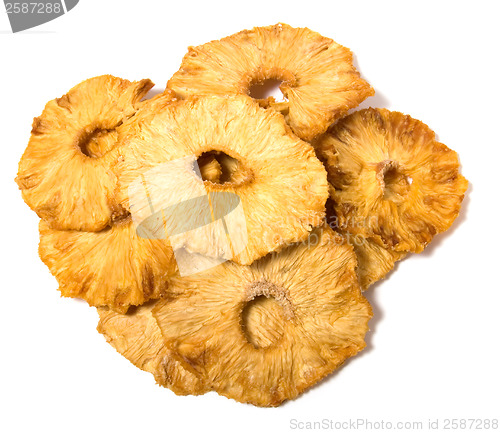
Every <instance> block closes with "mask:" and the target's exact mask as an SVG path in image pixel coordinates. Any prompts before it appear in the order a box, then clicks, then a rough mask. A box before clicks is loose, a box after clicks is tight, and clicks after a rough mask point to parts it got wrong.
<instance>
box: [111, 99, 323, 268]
mask: <svg viewBox="0 0 500 433" xmlns="http://www.w3.org/2000/svg"><path fill="white" fill-rule="evenodd" d="M119 151H120V157H119V159H118V162H117V164H116V165H115V167H114V169H115V172H116V174H117V176H118V178H119V180H118V185H119V197H120V200H121V201H120V203H121V204H122V205H123V207H125V208H128V207H130V206H131V204H130V190H131V189H130V188H131V185H132V184H133V183H134V182H137V180H138V179H142V182H143V184H144V187H145V188H146V189H147V191H148V192H147V195H148V197H149V198H150V199H148V201H144V203H145V209H144V211H145V212H146V213H150V207H151V206H152V207H154V209H155V211H160V210H162V209H163V208H164V207H165V204H166V203H167V204H168V203H170V202H171V201H172V196H173V193H172V190H173V189H174V188H173V187H172V185H173V184H172V182H173V181H174V180H175V175H174V174H173V173H174V168H173V164H178V162H182V161H184V160H186V164H187V168H186V169H185V174H184V176H185V177H186V178H188V179H187V180H185V181H184V182H185V183H184V185H185V186H184V187H183V186H182V185H178V183H179V182H180V178H179V180H178V181H176V183H175V190H176V194H177V195H176V197H175V201H176V203H188V202H189V200H190V199H192V194H193V190H194V189H195V188H196V187H197V184H196V178H197V177H198V179H199V181H200V182H203V179H202V177H203V176H205V179H206V180H205V182H204V183H203V185H202V186H203V188H204V190H205V191H206V192H207V194H213V193H229V194H232V196H234V197H237V200H238V203H241V207H242V209H243V211H244V223H245V225H246V228H243V227H241V228H240V229H241V230H244V231H246V232H247V233H248V234H249V236H248V239H247V242H246V245H245V247H244V249H243V250H242V251H239V252H237V253H235V254H234V255H233V256H232V257H231V258H232V259H233V260H234V261H236V262H238V263H242V264H250V263H252V262H253V261H254V260H255V259H257V258H259V257H262V256H264V255H265V254H267V253H269V252H271V251H274V250H278V249H279V248H281V247H282V246H283V245H285V244H286V243H291V242H296V241H300V240H302V239H304V238H306V237H307V236H308V234H309V232H310V231H311V229H312V228H313V227H315V226H318V225H319V224H321V222H322V220H323V219H324V206H325V202H326V199H327V197H328V185H327V180H326V171H325V169H324V167H323V165H322V164H321V162H320V161H319V160H318V159H317V158H316V156H315V153H314V149H313V148H312V147H311V145H309V144H308V143H306V142H304V141H302V140H300V139H298V138H297V137H295V136H294V135H293V134H291V133H290V132H289V130H288V129H287V127H286V124H285V122H284V120H283V117H282V116H281V115H280V114H279V113H276V112H274V111H266V110H263V109H261V108H260V107H259V106H258V105H257V104H256V103H255V102H253V101H252V100H250V99H248V98H245V97H243V96H234V97H231V98H228V97H217V96H211V97H200V98H194V99H187V100H182V101H176V102H173V103H171V104H169V105H167V106H165V107H164V109H162V110H158V111H156V112H155V116H154V117H151V118H150V120H149V121H147V122H146V121H145V122H143V123H142V125H141V128H140V131H139V132H138V133H137V134H136V135H135V136H134V137H132V138H131V139H130V140H129V141H128V143H127V145H126V146H122V147H121V148H120V149H119ZM190 158H191V159H190ZM195 159H198V160H199V164H200V165H201V167H202V168H201V169H200V171H201V176H198V175H197V173H196V169H195V168H194V167H193V161H194V160H195ZM284 162H286V163H284ZM169 163H172V164H169ZM162 164H164V165H165V166H166V168H165V170H164V173H160V172H159V170H157V169H156V168H157V167H161V165H162ZM151 170H153V172H152V171H151ZM188 182H189V184H188ZM183 188H184V189H183ZM211 197H214V196H211ZM213 204H214V200H212V205H213ZM226 204H227V203H221V206H222V207H224V206H226ZM135 209H136V212H137V213H140V212H141V211H140V210H139V207H138V206H137V207H136V208H135ZM170 209H173V208H172V207H170ZM200 215H202V213H201V212H200V209H199V208H198V207H197V206H195V205H194V204H191V205H190V206H187V207H186V209H185V212H183V213H182V215H180V216H182V218H181V221H180V222H178V221H173V220H172V221H169V223H168V224H167V225H168V227H167V229H166V232H167V233H173V232H175V233H185V232H187V234H186V235H185V236H184V243H185V248H186V249H188V250H190V251H193V252H196V253H203V254H207V255H212V256H218V254H220V251H221V250H223V249H224V248H223V246H220V245H219V243H218V242H219V240H220V235H219V232H218V231H217V230H218V226H216V225H211V224H206V223H205V222H204V221H201V220H200V221H199V223H198V224H195V225H194V226H195V227H204V228H205V229H206V230H207V235H206V237H205V238H202V237H200V236H199V235H198V234H195V235H192V236H190V233H189V230H188V229H187V228H185V226H186V224H185V221H186V219H188V220H195V219H196V218H200ZM178 216H179V215H178V214H176V215H174V216H172V215H171V214H168V212H165V213H164V214H163V217H164V218H167V219H168V218H169V217H171V219H172V218H173V219H175V218H174V217H178ZM201 219H202V218H201ZM238 224H240V221H239V222H238ZM191 227H193V225H189V228H191ZM156 229H157V228H153V229H151V231H152V232H155V233H156V231H155V230H156ZM212 230H215V232H213V231H212ZM223 238H224V236H223Z"/></svg>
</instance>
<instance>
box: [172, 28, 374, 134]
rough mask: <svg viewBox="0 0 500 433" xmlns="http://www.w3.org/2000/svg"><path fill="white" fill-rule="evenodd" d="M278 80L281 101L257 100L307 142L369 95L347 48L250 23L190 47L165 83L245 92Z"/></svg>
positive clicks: (191, 89) (191, 90)
mask: <svg viewBox="0 0 500 433" xmlns="http://www.w3.org/2000/svg"><path fill="white" fill-rule="evenodd" d="M268 79H276V80H279V81H282V84H281V86H280V89H281V91H282V93H283V95H284V97H285V102H279V103H278V102H276V101H274V100H273V99H272V98H271V99H268V100H265V101H260V102H261V103H262V104H263V105H264V106H268V105H270V106H271V107H275V108H276V109H278V110H279V111H281V112H284V114H286V118H287V120H288V123H289V125H290V127H291V128H292V130H293V132H294V133H295V134H296V135H297V136H299V137H301V138H303V139H305V140H310V139H312V138H313V137H315V136H317V135H318V134H321V133H323V132H324V131H325V130H326V129H327V127H328V126H329V125H330V124H331V123H333V122H334V121H335V120H337V119H338V118H340V117H342V116H343V115H345V114H346V113H347V111H348V110H349V109H350V108H354V107H356V106H357V105H359V103H361V102H362V101H363V100H364V99H366V98H367V97H368V96H371V95H373V94H374V91H373V89H372V88H371V87H370V85H369V84H368V83H367V82H366V81H364V80H363V79H361V78H360V76H359V73H358V72H357V71H356V69H355V68H354V66H353V64H352V53H351V51H350V50H349V49H347V48H345V47H343V46H341V45H339V44H337V43H336V42H335V41H333V40H331V39H329V38H325V37H323V36H321V35H320V34H318V33H316V32H313V31H311V30H309V29H307V28H293V27H290V26H288V25H286V24H276V25H274V26H268V27H255V28H254V29H252V30H244V31H242V32H239V33H236V34H235V35H232V36H229V37H227V38H224V39H221V40H220V41H213V42H209V43H207V44H205V45H201V46H199V47H190V48H189V52H188V53H187V54H186V55H185V56H184V59H183V61H182V64H181V67H180V69H179V71H178V72H176V73H175V74H174V76H173V77H172V78H171V79H170V81H169V82H168V87H169V88H171V89H172V90H174V91H175V92H176V93H177V94H179V95H180V96H182V97H186V96H188V95H237V94H243V95H249V93H250V89H251V87H252V85H254V84H256V83H261V82H263V81H265V80H268Z"/></svg>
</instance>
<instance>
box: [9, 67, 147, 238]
mask: <svg viewBox="0 0 500 433" xmlns="http://www.w3.org/2000/svg"><path fill="white" fill-rule="evenodd" d="M152 86H153V83H152V82H151V81H150V80H141V81H137V82H130V81H128V80H123V79H121V78H116V77H113V76H111V75H103V76H100V77H95V78H91V79H89V80H86V81H84V82H82V83H80V84H78V85H77V86H75V87H74V88H72V89H71V90H70V91H69V92H68V93H67V94H66V95H64V96H63V97H61V98H57V99H55V100H53V101H50V102H49V103H47V105H46V106H45V109H44V111H43V113H42V115H41V116H40V117H38V118H36V119H35V120H34V122H33V129H32V132H31V139H30V141H29V144H28V147H27V148H26V151H25V152H24V155H23V156H22V158H21V161H20V162H19V172H18V176H17V178H16V182H17V183H18V185H19V188H20V189H21V190H22V194H23V198H24V200H25V201H26V203H27V204H28V205H29V206H30V207H31V209H33V210H34V211H35V212H36V213H37V214H38V215H39V216H40V217H41V218H43V219H44V220H45V221H47V222H48V223H49V224H50V226H51V227H53V228H57V229H60V230H70V229H73V230H86V231H99V230H102V229H103V228H104V227H106V226H107V225H108V224H109V223H110V221H111V220H112V218H113V216H114V215H116V214H118V215H121V213H122V210H121V209H120V208H119V207H118V206H117V204H116V202H115V201H114V190H115V187H116V178H115V176H114V175H113V173H112V172H111V169H110V165H111V163H112V162H113V161H114V159H115V158H116V156H115V155H114V152H110V150H111V149H112V148H113V147H114V145H115V144H116V140H117V137H118V134H117V132H116V128H117V127H118V126H119V125H121V124H122V123H123V122H124V121H126V119H127V118H129V117H131V116H132V115H133V114H134V113H135V112H136V111H137V104H138V102H139V101H140V99H141V98H142V97H143V96H144V95H145V94H146V93H147V92H148V90H149V89H150V88H151V87H152Z"/></svg>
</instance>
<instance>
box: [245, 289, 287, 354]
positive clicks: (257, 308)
mask: <svg viewBox="0 0 500 433" xmlns="http://www.w3.org/2000/svg"><path fill="white" fill-rule="evenodd" d="M283 310H284V309H283V306H282V305H281V304H280V303H279V301H277V300H276V299H275V298H274V297H268V296H266V295H259V296H256V297H255V298H254V299H252V300H251V301H249V302H248V303H247V304H246V305H245V307H244V308H243V311H242V313H241V329H242V330H243V334H244V336H245V338H246V340H247V341H248V342H249V343H250V344H252V345H253V346H254V347H255V348H256V349H265V348H267V347H271V346H276V345H277V344H278V343H279V342H280V340H281V339H282V338H283V335H284V333H285V330H284V325H285V319H284V311H283Z"/></svg>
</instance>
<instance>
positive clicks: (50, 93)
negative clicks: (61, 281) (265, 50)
mask: <svg viewBox="0 0 500 433" xmlns="http://www.w3.org/2000/svg"><path fill="white" fill-rule="evenodd" d="M436 3H438V2H424V1H419V2H387V1H370V2H360V1H356V2H348V1H342V2H337V1H324V2H319V1H312V0H308V1H304V2H302V3H296V4H294V3H292V2H288V1H287V2H284V1H281V2H271V1H254V2H237V1H236V0H234V1H232V2H217V1H213V0H206V1H203V2H200V3H195V2H188V1H185V2H182V1H180V0H175V1H174V0H167V1H152V0H141V1H134V2H132V1H124V0H121V1H118V0H115V1H109V0H107V1H98V0H81V1H80V4H78V5H77V6H76V8H75V9H73V10H72V11H71V12H70V13H68V14H67V15H65V16H64V17H61V18H59V19H57V20H55V21H53V22H50V23H47V24H45V25H43V26H40V27H38V28H35V29H33V30H31V31H26V32H23V33H20V34H11V33H10V29H9V25H8V21H7V15H6V14H5V11H4V9H2V6H1V5H0V31H1V33H0V48H1V55H2V66H1V68H0V77H1V80H0V86H1V93H0V95H1V96H0V97H1V104H0V113H1V115H0V122H1V125H0V126H1V128H0V131H1V135H0V137H1V138H0V140H1V144H2V150H1V158H0V164H1V171H0V176H1V182H2V183H1V185H2V196H3V202H2V212H1V219H2V220H1V228H2V239H3V241H2V244H3V252H2V260H1V265H2V280H1V281H2V289H1V290H2V292H1V298H0V299H1V302H2V306H1V313H0V332H1V340H0V341H1V344H0V380H1V382H0V393H1V400H2V401H1V405H0V415H1V416H0V430H1V431H5V432H38V431H47V432H54V433H56V432H67V431H70V432H80V431H82V432H83V431H97V432H101V431H121V432H131V431H134V432H137V431H143V432H148V431H151V432H152V431H154V432H174V431H201V430H207V431H223V432H225V431H243V432H246V431H249V432H250V431H255V432H259V431H260V432H268V431H274V432H286V431H289V430H290V427H291V426H292V425H291V420H292V419H296V420H297V421H301V422H302V421H321V420H322V419H329V420H335V421H345V420H348V419H349V418H354V419H357V418H362V419H365V418H367V419H369V420H371V421H381V420H385V421H391V422H396V421H399V420H403V421H414V420H417V421H420V420H421V421H424V426H425V425H426V423H427V420H428V419H430V418H431V419H436V418H439V419H440V422H441V426H443V424H442V423H443V422H444V419H445V418H500V410H499V408H500V394H499V389H500V380H499V379H500V373H499V366H500V350H499V348H498V343H499V332H498V331H499V322H500V314H499V308H500V283H499V282H498V269H499V265H498V258H499V251H500V248H499V241H500V239H499V235H498V233H499V228H498V211H499V205H498V197H499V194H498V188H499V185H498V169H499V164H500V161H499V159H500V150H499V149H500V142H499V141H500V140H499V132H498V126H499V108H498V102H499V97H500V92H499V84H498V83H499V79H500V71H499V60H498V56H499V54H498V53H499V50H498V43H499V42H500V32H499V30H498V23H497V17H498V11H497V10H496V9H497V8H496V7H495V6H496V2H494V1H491V2H484V1H483V2H481V1H478V2H474V3H472V2H470V3H465V2H449V3H446V2H441V3H439V4H436ZM278 21H282V22H285V23H288V24H290V25H293V26H307V27H309V28H311V29H313V30H316V31H318V32H320V33H321V34H323V35H324V36H328V37H331V38H333V39H335V40H336V41H337V42H339V43H341V44H343V45H345V46H347V47H349V48H351V49H352V50H353V51H354V53H355V55H356V63H357V66H358V67H359V69H360V71H361V73H362V75H363V77H364V78H365V79H367V80H368V81H369V82H370V83H371V84H372V85H373V86H374V88H375V89H376V91H377V95H376V96H375V97H372V98H369V100H367V101H366V102H365V103H363V107H365V106H369V105H373V106H384V107H388V108H390V109H393V110H400V111H403V112H405V113H408V114H411V115H412V116H414V117H416V118H418V119H421V120H423V121H424V122H425V123H427V124H428V125H429V126H430V127H431V128H433V129H434V130H435V131H436V132H437V134H438V137H439V139H440V140H441V141H442V142H444V143H445V144H447V145H448V146H449V147H451V148H452V149H454V150H456V151H458V153H459V154H460V157H461V162H462V165H463V173H464V175H465V176H466V177H467V178H468V179H469V180H470V188H469V191H468V193H467V197H466V199H465V201H464V205H463V209H462V214H461V216H460V217H459V219H458V220H457V221H456V222H455V224H454V225H453V227H452V229H451V230H450V231H449V232H448V233H446V234H445V235H440V236H437V238H436V239H435V240H434V242H433V243H432V245H431V246H430V247H429V248H428V249H427V250H426V251H425V252H424V253H423V254H420V255H419V256H412V257H410V258H409V259H407V260H405V261H404V262H402V263H401V264H400V265H399V266H398V267H397V269H396V272H393V273H392V274H391V275H390V278H389V279H387V280H385V281H383V282H382V283H379V284H377V285H376V286H375V287H373V289H371V290H370V291H369V292H368V294H367V296H368V298H369V299H370V301H371V302H372V303H373V308H374V311H375V317H374V319H373V320H372V321H371V328H372V332H371V333H370V334H369V336H368V348H367V349H366V350H365V351H364V352H363V353H362V354H361V355H359V356H358V357H356V358H354V359H353V360H351V361H349V362H348V363H347V365H346V366H345V368H342V369H341V371H340V372H339V373H338V374H334V375H333V376H332V377H330V378H328V379H327V380H326V381H324V383H322V384H321V385H319V386H316V387H314V388H313V389H312V390H310V392H307V393H306V394H305V395H303V396H302V397H300V398H299V399H297V400H296V401H293V402H290V403H287V404H285V405H283V406H282V407H279V408H277V409H260V408H255V407H252V406H249V405H244V404H240V403H236V402H234V401H232V400H228V399H226V398H224V397H219V396H218V395H217V394H215V393H210V394H208V395H205V396H201V397H177V396H175V395H174V394H173V393H172V392H170V391H168V390H166V389H162V388H160V387H158V386H156V385H155V384H154V380H153V378H152V376H150V375H149V374H147V373H144V372H141V371H140V370H138V369H136V368H135V367H133V366H132V365H131V364H130V363H129V362H128V361H127V360H125V359H124V358H122V357H121V356H120V355H118V354H117V353H116V352H115V351H114V349H112V348H111V347H110V346H108V345H107V344H106V343H105V340H104V338H103V337H102V336H101V335H100V334H98V333H97V332H96V331H95V327H96V325H97V314H96V312H95V310H94V309H91V308H89V307H87V305H86V304H85V303H84V302H81V301H76V300H71V299H63V298H60V297H59V292H58V291H57V285H56V281H55V279H54V278H53V277H52V276H51V275H50V273H49V271H48V270H47V268H46V267H45V266H44V265H43V264H42V263H41V261H40V260H39V258H38V255H37V242H38V231H37V223H38V219H37V217H36V215H35V214H34V213H33V212H31V211H30V210H29V209H28V207H27V206H26V205H25V204H24V202H23V201H22V199H21V194H20V192H19V191H18V189H17V186H16V184H15V183H14V177H15V175H16V171H17V163H18V160H19V158H20V157H21V154H22V152H23V150H24V148H25V146H26V144H27V142H28V139H29V135H30V129H31V122H32V119H33V117H34V116H37V115H39V114H40V113H41V111H42V109H43V107H44V105H45V103H46V102H47V101H48V100H50V99H53V98H55V97H59V96H61V95H62V94H64V93H65V92H66V91H67V90H69V89H70V88H71V87H72V86H74V85H75V84H77V83H78V82H80V81H81V80H83V79H85V78H88V77H92V76H96V75H100V74H105V73H107V74H114V75H117V76H120V77H124V78H128V79H134V80H137V79H141V78H146V77H147V78H151V79H152V80H153V81H154V82H155V83H157V89H162V88H163V87H164V86H165V84H166V82H167V80H168V78H169V77H170V76H171V75H172V74H173V73H174V72H175V71H176V70H177V68H178V67H179V64H180V62H181V59H182V56H183V55H184V53H185V52H186V49H187V46H188V45H198V44H201V43H204V42H207V41H209V40H213V39H218V38H220V37H223V36H227V35H230V34H232V33H234V32H237V31H239V30H242V29H245V28H251V27H253V26H256V25H269V24H274V23H276V22H278Z"/></svg>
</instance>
